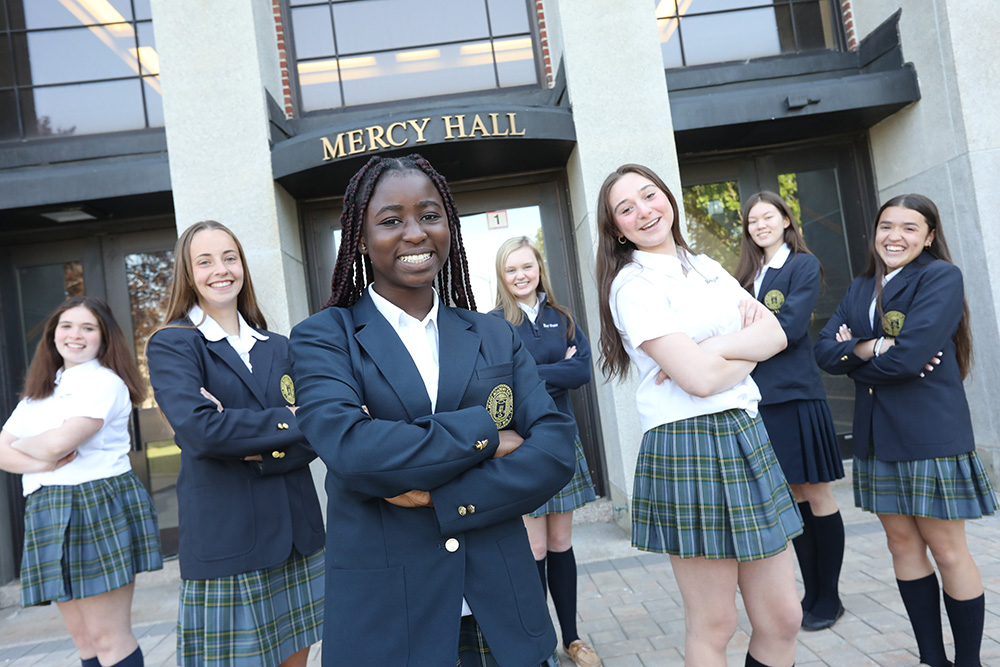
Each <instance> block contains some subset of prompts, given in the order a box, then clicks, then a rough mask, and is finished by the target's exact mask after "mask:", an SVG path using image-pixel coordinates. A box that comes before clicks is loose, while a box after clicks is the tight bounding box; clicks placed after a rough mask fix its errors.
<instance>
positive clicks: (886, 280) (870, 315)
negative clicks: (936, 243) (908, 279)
mask: <svg viewBox="0 0 1000 667" xmlns="http://www.w3.org/2000/svg"><path fill="white" fill-rule="evenodd" d="M904 266H905V265H904ZM902 270H903V267H902V266H901V267H899V268H898V269H896V270H895V271H890V272H889V273H887V274H885V278H882V291H883V292H884V291H885V286H886V285H888V284H889V281H890V280H892V279H893V278H895V277H896V276H898V275H899V272H900V271H902ZM875 299H876V296H875V294H872V303H871V305H870V306H868V322H869V323H871V325H872V331H874V330H875Z"/></svg>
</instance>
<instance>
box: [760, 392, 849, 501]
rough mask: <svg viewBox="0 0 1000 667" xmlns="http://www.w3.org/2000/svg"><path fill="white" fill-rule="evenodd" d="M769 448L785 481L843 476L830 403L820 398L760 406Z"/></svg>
mask: <svg viewBox="0 0 1000 667" xmlns="http://www.w3.org/2000/svg"><path fill="white" fill-rule="evenodd" d="M760 417H761V419H762V420H763V421H764V428H765V429H767V435H768V439H769V440H770V441H771V449H773V450H774V455H775V456H777V457H778V463H779V464H781V471H782V472H783V473H785V479H786V480H788V483H789V484H819V483H821V482H833V481H835V480H838V479H843V477H844V463H843V461H842V460H841V458H840V444H839V443H838V442H837V431H836V429H835V428H834V425H833V415H831V414H830V406H829V405H828V404H827V402H826V401H824V400H822V399H807V400H798V401H787V402H785V403H770V404H768V405H761V406H760Z"/></svg>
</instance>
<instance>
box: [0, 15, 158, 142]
mask: <svg viewBox="0 0 1000 667" xmlns="http://www.w3.org/2000/svg"><path fill="white" fill-rule="evenodd" d="M6 5H7V7H6V13H5V14H4V18H5V19H7V20H9V24H5V23H0V109H2V111H3V115H2V117H3V119H4V120H3V121H2V122H0V140H2V139H16V138H28V137H45V136H58V135H66V134H89V133H97V132H117V131H123V130H134V129H141V128H144V127H156V126H161V125H162V124H163V119H162V117H163V111H162V103H161V100H160V82H159V72H160V64H159V55H158V54H157V52H156V45H155V40H154V37H153V28H152V21H151V18H150V8H149V0H7V3H6ZM133 9H134V10H135V13H134V14H133ZM15 100H16V102H15ZM12 107H13V109H15V110H16V111H15V118H14V120H10V119H11V116H8V115H7V113H8V111H10V110H11V109H12Z"/></svg>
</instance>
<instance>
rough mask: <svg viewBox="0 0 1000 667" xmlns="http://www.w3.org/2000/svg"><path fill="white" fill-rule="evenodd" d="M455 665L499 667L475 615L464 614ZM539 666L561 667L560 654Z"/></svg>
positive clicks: (462, 666)
mask: <svg viewBox="0 0 1000 667" xmlns="http://www.w3.org/2000/svg"><path fill="white" fill-rule="evenodd" d="M455 667H498V665H497V659H496V658H494V657H493V652H492V651H490V647H489V645H488V644H487V643H486V638H485V637H483V632H482V630H480V629H479V624H478V623H476V619H475V617H473V616H463V617H462V624H461V626H459V630H458V662H456V663H455ZM538 667H559V656H558V655H556V653H555V652H553V653H552V657H551V658H549V659H548V660H546V661H545V662H543V663H542V664H541V665H539V666H538Z"/></svg>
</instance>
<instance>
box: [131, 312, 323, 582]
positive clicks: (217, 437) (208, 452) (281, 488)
mask: <svg viewBox="0 0 1000 667" xmlns="http://www.w3.org/2000/svg"><path fill="white" fill-rule="evenodd" d="M264 333H265V334H266V335H267V336H268V339H267V340H258V341H257V342H255V343H254V346H253V348H251V350H250V363H251V365H252V366H253V368H254V372H253V373H252V374H251V373H250V371H249V370H247V367H246V364H244V363H243V361H242V360H241V359H240V357H239V355H238V354H237V353H236V351H235V350H234V349H233V347H232V345H230V344H229V343H228V342H227V341H226V340H220V341H217V342H214V343H213V342H209V341H208V339H206V338H205V336H204V335H202V333H201V332H200V331H199V330H198V329H195V328H191V322H190V320H188V319H187V318H185V319H183V320H178V321H176V322H171V324H170V325H169V326H168V328H165V329H161V330H159V331H157V332H156V333H154V334H153V335H152V336H151V337H150V339H149V345H148V347H147V357H148V360H149V376H150V380H151V382H152V385H153V391H154V393H155V396H156V402H157V404H158V405H159V406H160V410H162V411H163V414H164V415H165V416H166V418H167V421H168V422H170V425H171V426H172V427H173V429H174V442H176V443H177V446H178V447H180V449H181V470H180V475H179V477H178V478H177V502H178V505H179V511H180V564H181V578H182V579H214V578H217V577H223V576H229V575H233V574H239V573H242V572H250V571H252V570H258V569H261V568H266V567H272V566H274V565H278V564H280V563H283V562H284V561H285V560H286V559H287V558H288V557H289V555H290V554H291V552H292V546H293V545H294V546H295V548H296V549H297V550H298V551H299V553H301V554H310V553H312V552H314V551H316V550H317V549H319V548H320V547H322V546H323V537H324V531H323V517H322V514H321V512H320V507H319V500H318V498H317V497H316V487H315V485H314V483H313V480H312V475H311V474H310V472H309V467H308V466H309V462H310V461H311V460H313V459H314V458H316V454H315V452H313V450H312V448H311V447H310V446H309V443H308V442H306V439H305V436H303V435H302V432H301V431H300V430H299V427H298V424H297V421H296V419H295V415H293V414H292V413H291V411H290V410H288V408H287V407H286V406H288V405H291V404H292V402H293V401H294V400H295V397H294V395H293V393H291V392H289V386H288V385H289V381H290V380H291V377H292V375H291V373H292V362H291V359H290V357H289V354H288V339H287V338H285V337H284V336H281V335H279V334H276V333H272V332H270V331H268V332H264ZM286 377H287V378H288V379H287V380H286V379H284V378H286ZM282 383H284V384H285V392H284V393H285V394H286V395H288V398H290V399H291V400H286V398H285V396H284V395H283V392H282ZM200 387H205V389H207V390H208V391H209V393H211V394H212V395H213V396H215V397H216V398H217V399H219V401H220V402H221V403H222V405H223V407H224V408H225V409H224V411H223V412H219V411H218V410H216V407H215V404H214V403H212V402H211V401H209V400H208V399H206V398H205V397H203V396H202V395H201V393H200V392H199V388H200ZM292 392H294V389H292ZM255 454H260V455H262V456H263V461H262V462H260V463H254V462H247V461H244V460H243V457H245V456H252V455H255Z"/></svg>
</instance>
